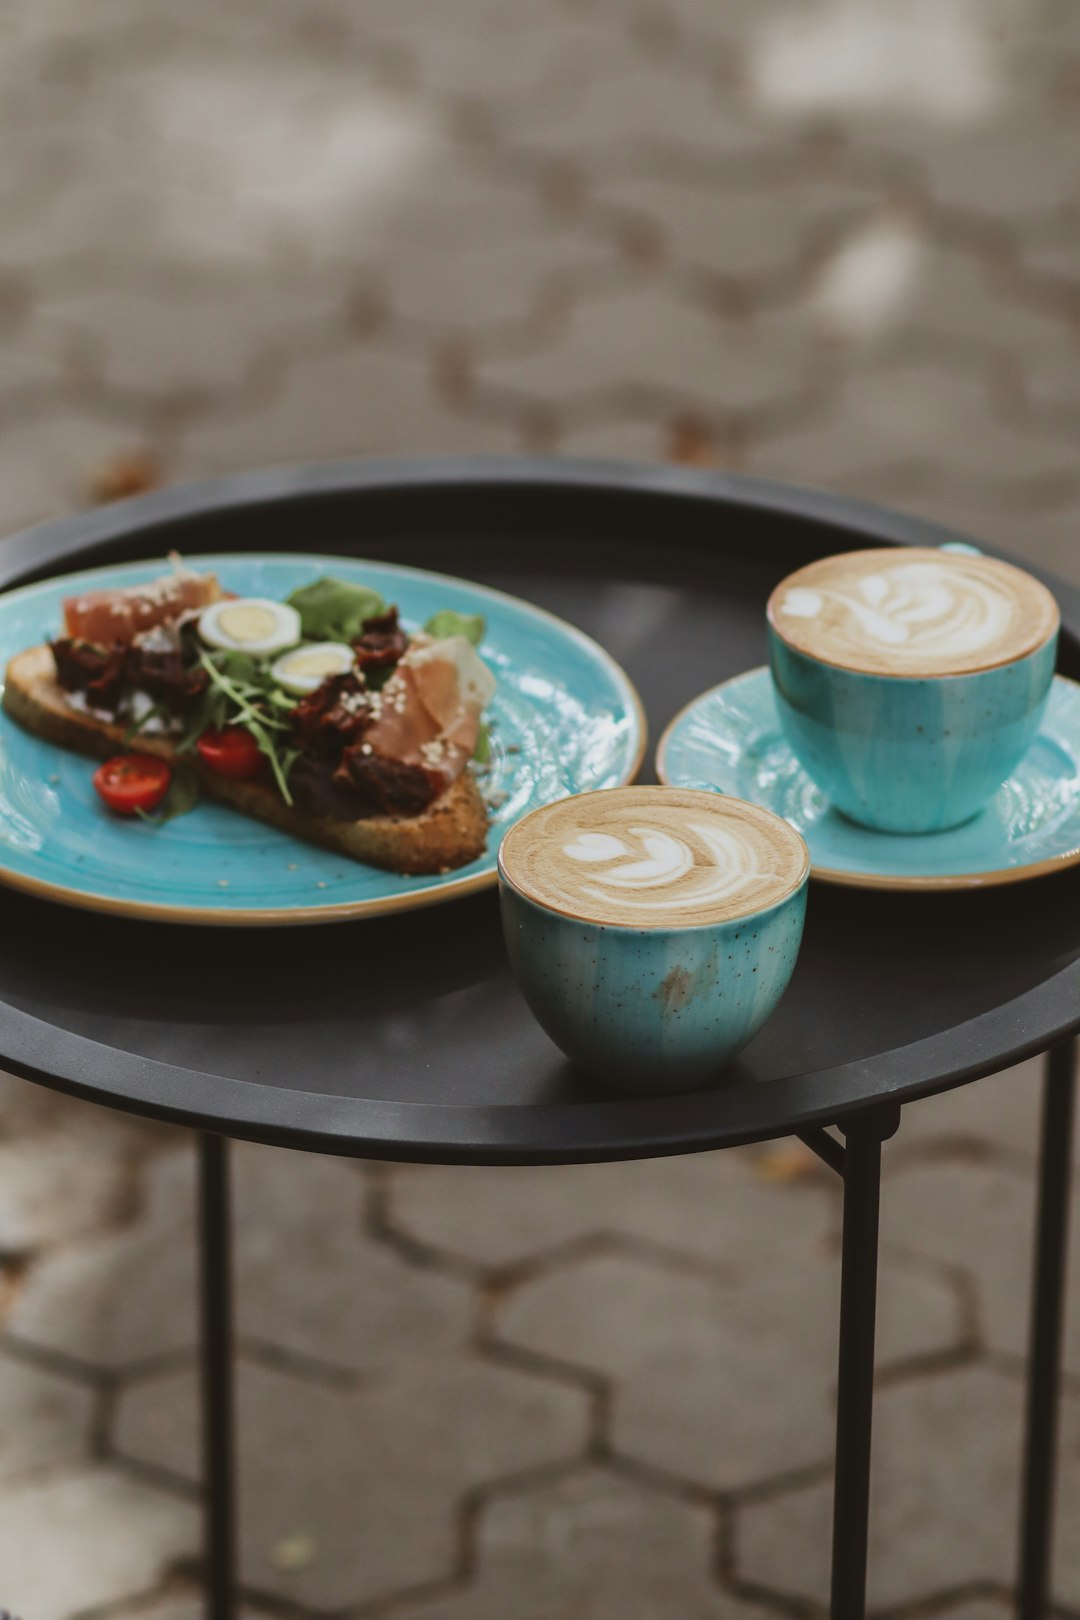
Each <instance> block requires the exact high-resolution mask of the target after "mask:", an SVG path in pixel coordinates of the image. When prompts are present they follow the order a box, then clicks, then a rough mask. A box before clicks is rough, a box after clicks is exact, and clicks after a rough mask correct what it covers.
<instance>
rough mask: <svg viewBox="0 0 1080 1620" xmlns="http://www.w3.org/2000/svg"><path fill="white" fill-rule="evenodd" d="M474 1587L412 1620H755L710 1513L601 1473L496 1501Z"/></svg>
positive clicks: (416, 1610)
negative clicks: (718, 1557)
mask: <svg viewBox="0 0 1080 1620" xmlns="http://www.w3.org/2000/svg"><path fill="white" fill-rule="evenodd" d="M478 1540H479V1545H478V1549H477V1559H478V1569H477V1573H476V1575H475V1577H474V1579H473V1581H472V1582H471V1583H470V1585H469V1587H468V1589H467V1590H466V1591H464V1592H461V1593H459V1594H457V1595H455V1596H453V1597H448V1598H441V1599H437V1600H436V1601H435V1602H432V1603H420V1604H417V1605H416V1606H415V1607H414V1606H412V1605H406V1607H405V1608H404V1610H403V1611H402V1612H403V1614H404V1615H407V1616H408V1617H409V1620H507V1617H508V1616H511V1615H512V1616H513V1620H569V1617H570V1616H571V1615H572V1616H573V1620H659V1617H660V1616H662V1615H678V1616H679V1620H751V1617H757V1616H760V1615H761V1613H762V1611H760V1610H758V1609H755V1608H751V1607H750V1606H749V1605H747V1604H742V1603H739V1602H737V1601H735V1600H734V1599H733V1598H731V1597H729V1596H728V1595H727V1594H726V1593H722V1592H721V1591H720V1590H719V1589H718V1587H717V1585H716V1583H715V1580H714V1577H713V1574H712V1566H713V1563H714V1560H715V1547H714V1543H715V1540H716V1526H715V1523H714V1522H713V1519H712V1515H711V1514H709V1513H708V1512H707V1511H705V1510H704V1509H702V1508H699V1507H692V1506H690V1505H688V1504H687V1503H685V1502H676V1501H673V1500H671V1498H669V1497H665V1496H661V1495H658V1494H654V1493H651V1492H646V1491H643V1490H641V1489H640V1488H639V1487H638V1486H636V1485H631V1484H628V1483H627V1482H626V1481H625V1480H621V1479H618V1478H614V1477H612V1476H611V1475H609V1474H605V1473H602V1472H600V1471H599V1470H595V1469H588V1470H586V1471H583V1472H581V1473H575V1474H573V1475H571V1476H570V1477H569V1478H567V1479H565V1480H561V1481H560V1482H559V1483H558V1484H556V1485H551V1486H546V1487H543V1488H541V1489H539V1490H536V1491H531V1492H523V1493H521V1494H520V1495H519V1494H514V1495H511V1496H506V1497H497V1498H496V1499H495V1500H494V1501H492V1502H491V1503H490V1504H489V1505H488V1506H487V1507H486V1509H485V1511H484V1513H483V1516H482V1518H481V1521H480V1531H479V1538H478Z"/></svg>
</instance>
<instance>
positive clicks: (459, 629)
mask: <svg viewBox="0 0 1080 1620" xmlns="http://www.w3.org/2000/svg"><path fill="white" fill-rule="evenodd" d="M424 629H425V630H426V631H427V633H428V635H429V636H434V637H435V639H436V641H443V640H444V639H445V638H446V637H447V636H464V637H465V640H466V641H471V642H472V644H473V646H474V647H479V645H480V643H481V642H482V641H483V639H484V629H485V625H484V616H483V614H482V613H455V612H454V610H453V608H443V610H442V612H441V613H434V614H432V616H431V618H430V619H429V620H428V622H427V624H425V626H424Z"/></svg>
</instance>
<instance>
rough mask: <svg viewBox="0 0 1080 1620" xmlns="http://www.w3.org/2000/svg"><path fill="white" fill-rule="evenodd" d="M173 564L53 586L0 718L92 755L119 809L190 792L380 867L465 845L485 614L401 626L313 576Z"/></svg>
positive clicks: (363, 590)
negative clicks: (150, 576)
mask: <svg viewBox="0 0 1080 1620" xmlns="http://www.w3.org/2000/svg"><path fill="white" fill-rule="evenodd" d="M172 564H173V568H172V572H171V573H169V574H166V575H164V576H163V577H161V578H159V579H155V580H152V581H151V582H150V583H149V584H145V585H136V586H129V587H126V588H124V589H118V590H103V591H90V592H87V593H85V594H83V595H80V596H75V597H70V598H68V599H67V600H66V601H65V603H64V626H63V631H62V634H61V635H60V636H59V637H58V638H57V639H56V640H54V641H51V642H48V643H46V644H44V645H42V646H40V647H31V648H30V649H28V650H27V651H26V652H22V653H19V654H18V655H17V656H16V657H14V658H13V659H12V660H11V661H10V663H9V664H8V667H7V677H6V684H5V687H4V708H5V709H6V710H7V712H8V714H10V715H11V717H12V718H13V719H14V720H16V721H18V722H19V724H20V725H22V726H25V727H26V728H27V729H28V730H29V731H32V732H35V733H36V734H37V735H38V736H40V737H44V738H45V739H46V740H48V741H50V742H54V743H57V744H59V745H60V746H61V747H64V748H71V749H75V750H77V751H79V752H81V753H84V754H90V755H92V756H95V757H97V758H101V759H103V760H105V761H106V763H105V764H104V765H103V766H102V767H101V768H100V769H99V770H98V771H97V772H96V774H95V777H94V785H95V787H96V788H97V789H98V791H99V793H100V794H101V796H102V798H103V799H104V800H105V802H106V803H107V804H108V805H109V806H110V808H111V809H113V810H114V811H118V812H120V813H124V812H127V813H129V814H142V815H144V816H145V815H157V816H164V815H167V814H169V813H176V812H177V811H178V810H179V809H183V808H188V807H189V806H190V803H191V802H192V801H193V799H194V798H195V797H196V796H197V793H198V791H199V789H201V790H202V791H203V792H205V793H206V794H207V795H208V796H209V797H211V798H213V799H216V800H219V801H221V802H222V803H224V804H228V805H231V806H232V807H233V809H235V810H240V811H243V812H245V813H246V814H247V815H250V816H256V817H258V818H259V819H260V820H261V821H267V822H270V823H271V824H272V825H273V826H275V827H280V828H281V829H282V830H283V831H285V832H287V833H291V834H293V835H294V836H295V837H297V838H303V839H307V840H309V841H310V842H312V843H316V844H322V845H325V846H326V847H328V848H330V849H334V850H338V851H340V852H341V853H342V854H344V855H348V856H350V857H352V859H354V860H358V861H365V862H367V863H369V864H370V865H373V866H381V867H386V868H388V869H389V870H391V871H394V872H417V873H419V872H441V871H446V870H447V869H449V868H452V867H458V866H463V865H465V863H466V862H468V861H471V860H474V859H475V858H476V857H477V856H478V855H479V854H480V853H481V852H482V850H483V848H484V841H485V837H486V834H487V812H486V809H485V805H484V801H483V798H482V795H481V793H480V790H479V787H478V786H477V783H476V781H475V779H474V774H473V771H472V769H471V768H470V766H471V762H472V761H473V760H474V759H475V758H477V757H483V755H484V753H485V750H486V732H485V729H484V726H483V719H482V716H483V711H484V708H485V706H486V705H487V704H488V703H489V702H490V700H491V698H492V696H493V694H494V690H495V680H494V677H493V676H492V674H491V672H490V670H489V669H488V667H487V665H486V664H485V663H484V661H483V659H482V658H481V657H480V656H479V654H478V653H477V651H476V647H477V645H478V643H479V642H480V640H481V638H482V635H483V629H484V625H483V620H482V619H480V618H479V617H471V616H463V615H461V614H458V613H454V612H449V611H448V612H444V613H438V614H436V615H435V617H434V618H433V619H430V620H429V621H428V623H427V625H426V626H425V627H424V629H423V630H417V631H415V632H413V633H412V634H410V633H409V632H408V631H406V630H405V629H404V628H403V626H402V624H401V622H400V620H399V617H398V611H397V608H396V607H393V606H389V605H388V604H387V603H385V602H384V601H383V600H382V598H381V597H380V596H379V594H378V592H376V591H373V590H370V589H368V588H367V587H365V586H361V585H354V584H347V583H345V582H343V581H340V580H335V579H329V578H323V579H317V580H315V581H313V582H312V583H311V584H309V585H305V586H302V587H300V588H299V589H298V590H295V591H293V593H292V594H291V596H289V597H288V599H287V600H286V601H284V602H278V601H273V600H270V599H268V598H262V597H236V596H232V595H230V594H229V593H228V592H226V591H224V590H222V588H221V586H220V585H219V583H218V581H217V579H216V577H215V576H214V575H213V574H200V573H197V572H195V571H193V570H192V569H189V568H186V567H183V566H182V565H181V564H180V562H179V560H178V559H175V558H174V559H172Z"/></svg>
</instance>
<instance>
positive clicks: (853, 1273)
mask: <svg viewBox="0 0 1080 1620" xmlns="http://www.w3.org/2000/svg"><path fill="white" fill-rule="evenodd" d="M1076 1048H1077V1043H1076V1040H1075V1038H1073V1039H1070V1040H1068V1041H1063V1042H1061V1043H1059V1044H1058V1045H1057V1046H1055V1047H1052V1048H1051V1050H1050V1051H1049V1053H1048V1054H1047V1058H1046V1072H1045V1078H1044V1090H1043V1113H1042V1129H1041V1142H1040V1151H1039V1207H1038V1215H1037V1220H1036V1230H1035V1250H1034V1281H1033V1288H1032V1298H1031V1323H1030V1351H1029V1357H1028V1366H1027V1386H1026V1420H1025V1435H1024V1456H1023V1475H1022V1479H1023V1484H1022V1493H1021V1512H1020V1538H1019V1559H1018V1574H1017V1608H1016V1613H1017V1616H1018V1620H1043V1617H1044V1616H1045V1615H1046V1613H1047V1610H1048V1605H1049V1594H1050V1568H1051V1552H1052V1545H1053V1542H1052V1530H1053V1505H1054V1485H1055V1467H1056V1461H1057V1411H1058V1402H1059V1398H1060V1386H1061V1346H1062V1328H1063V1323H1064V1308H1065V1268H1066V1257H1067V1245H1068V1225H1069V1190H1070V1179H1071V1167H1072V1134H1073V1131H1072V1126H1073V1114H1074V1108H1075V1093H1076ZM901 1114H902V1106H901V1105H900V1104H899V1103H886V1104H884V1105H882V1106H879V1107H876V1108H872V1109H867V1110H866V1111H864V1112H863V1113H861V1114H854V1115H850V1116H848V1117H846V1118H845V1119H843V1120H842V1121H841V1122H840V1124H839V1126H838V1128H839V1130H840V1131H841V1132H842V1134H843V1137H844V1141H843V1143H841V1142H839V1141H838V1140H837V1139H836V1137H835V1136H833V1135H831V1134H830V1132H829V1131H828V1130H826V1129H825V1128H824V1127H822V1126H814V1127H810V1128H808V1129H807V1130H804V1131H800V1132H799V1133H798V1135H799V1139H800V1140H801V1141H802V1142H804V1143H805V1144H806V1145H807V1147H809V1148H812V1149H813V1151H814V1152H815V1153H816V1154H817V1155H818V1157H819V1158H821V1159H822V1160H823V1161H824V1163H825V1164H827V1165H828V1166H829V1168H830V1169H831V1170H833V1171H835V1172H836V1173H837V1174H838V1175H839V1176H840V1178H841V1180H842V1181H843V1184H844V1216H843V1242H842V1257H841V1292H840V1332H839V1357H838V1370H837V1393H836V1462H835V1476H834V1479H835V1482H834V1497H833V1532H832V1596H831V1604H830V1615H831V1617H832V1620H862V1617H863V1615H864V1614H865V1612H866V1578H867V1548H868V1539H869V1525H870V1443H871V1430H872V1420H873V1399H874V1395H873V1391H874V1336H875V1324H876V1317H877V1269H878V1216H879V1210H880V1203H881V1149H882V1143H883V1142H886V1141H887V1140H888V1139H889V1138H890V1137H892V1136H893V1135H895V1134H896V1132H897V1130H898V1129H899V1127H900V1123H901ZM198 1140H199V1237H200V1242H199V1252H200V1297H201V1304H202V1384H201V1388H202V1422H203V1457H204V1481H205V1513H206V1517H205V1545H206V1569H207V1608H206V1613H207V1620H235V1612H236V1610H235V1598H236V1592H237V1580H236V1525H237V1489H236V1461H235V1455H234V1399H233V1351H232V1343H233V1285H232V1262H231V1232H230V1199H229V1153H228V1143H229V1139H228V1138H227V1137H225V1136H218V1135H212V1134H209V1133H206V1132H203V1133H201V1134H200V1136H199V1139H198Z"/></svg>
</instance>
